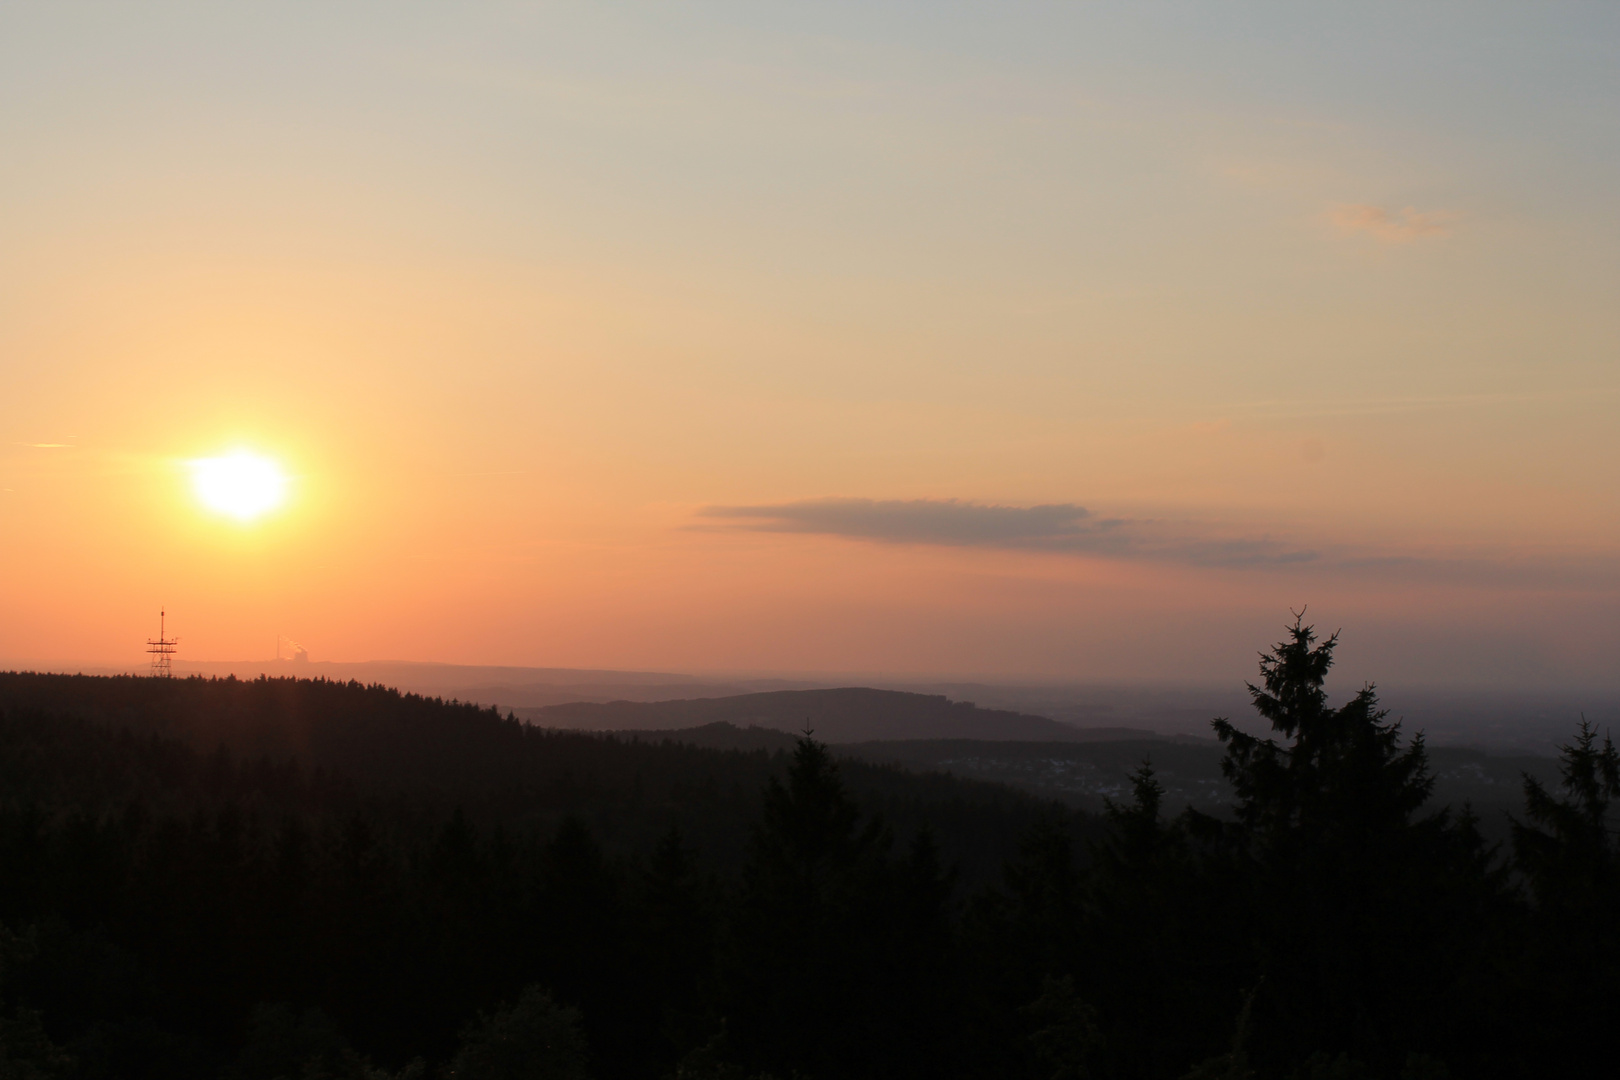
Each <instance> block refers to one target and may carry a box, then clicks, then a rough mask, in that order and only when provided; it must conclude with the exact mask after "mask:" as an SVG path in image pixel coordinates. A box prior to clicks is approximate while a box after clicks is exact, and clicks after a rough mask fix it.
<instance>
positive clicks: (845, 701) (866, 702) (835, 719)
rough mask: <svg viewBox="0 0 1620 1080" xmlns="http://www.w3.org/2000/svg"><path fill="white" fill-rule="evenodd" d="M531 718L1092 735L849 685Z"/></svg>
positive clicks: (878, 733) (582, 708) (927, 697)
mask: <svg viewBox="0 0 1620 1080" xmlns="http://www.w3.org/2000/svg"><path fill="white" fill-rule="evenodd" d="M522 715H523V717H524V718H525V719H527V720H530V721H532V722H534V723H536V724H540V725H542V726H545V727H561V728H579V729H582V730H586V731H627V730H637V729H641V730H646V729H680V728H690V727H699V726H701V725H706V724H714V723H728V724H733V725H735V726H737V727H763V728H773V729H775V730H777V731H786V732H798V731H801V730H803V729H804V728H805V727H810V728H812V729H814V730H815V733H816V738H818V739H820V740H822V741H824V742H829V743H848V742H865V741H867V740H870V739H1036V740H1045V741H1053V740H1068V739H1077V740H1078V739H1088V738H1092V737H1093V736H1092V735H1090V734H1088V733H1087V732H1086V731H1085V730H1084V729H1082V728H1077V727H1075V726H1073V725H1072V724H1064V723H1059V722H1058V721H1056V720H1049V719H1047V718H1046V717H1044V716H1029V715H1027V714H1025V713H1017V712H1010V711H1008V710H1006V709H981V708H979V707H978V706H976V705H974V704H973V703H972V702H971V701H951V700H949V699H948V698H946V697H944V696H943V695H940V694H912V693H906V692H904V691H900V690H873V689H870V688H867V687H845V688H842V689H837V690H774V691H770V692H767V693H760V694H736V695H732V696H730V697H718V698H682V699H676V700H671V701H609V702H574V703H571V704H567V705H547V706H545V707H543V708H538V709H525V710H523V712H522Z"/></svg>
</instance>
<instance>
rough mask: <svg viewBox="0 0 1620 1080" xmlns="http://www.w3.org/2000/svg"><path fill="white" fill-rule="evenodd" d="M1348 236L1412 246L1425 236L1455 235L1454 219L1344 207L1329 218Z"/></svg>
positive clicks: (1412, 211) (1437, 214) (1442, 215)
mask: <svg viewBox="0 0 1620 1080" xmlns="http://www.w3.org/2000/svg"><path fill="white" fill-rule="evenodd" d="M1328 217H1329V218H1330V219H1331V220H1332V222H1333V224H1334V225H1336V226H1338V228H1339V231H1341V232H1344V233H1366V234H1367V235H1369V236H1372V237H1375V238H1376V239H1378V240H1381V241H1383V242H1384V243H1386V244H1409V243H1411V242H1412V241H1414V240H1416V239H1418V238H1420V237H1424V236H1444V235H1445V234H1446V233H1448V232H1450V231H1451V221H1452V215H1451V214H1448V213H1444V212H1433V213H1426V214H1420V213H1418V211H1417V209H1416V208H1414V207H1411V206H1408V207H1407V208H1406V209H1404V210H1401V211H1399V212H1395V213H1392V212H1390V211H1389V210H1386V209H1384V208H1383V207H1382V206H1369V205H1367V204H1365V203H1340V204H1339V205H1338V206H1335V207H1334V208H1333V209H1332V210H1331V211H1330V212H1329V214H1328Z"/></svg>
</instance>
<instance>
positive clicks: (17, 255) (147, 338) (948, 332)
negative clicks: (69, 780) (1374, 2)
mask: <svg viewBox="0 0 1620 1080" xmlns="http://www.w3.org/2000/svg"><path fill="white" fill-rule="evenodd" d="M1138 7H1139V6H1138V5H1128V6H1121V7H1114V6H1110V5H1096V6H1086V7H1085V8H1084V9H1083V10H1082V9H1078V8H1077V9H1076V10H1073V11H1070V10H1067V9H1066V8H1065V9H1062V10H1059V9H1055V8H1052V7H1050V6H1049V5H1040V6H1032V7H1029V8H1024V7H1021V6H1018V5H1010V6H1008V7H1006V8H1005V9H1003V10H1002V11H1001V13H1000V14H999V15H998V17H997V18H996V19H995V20H994V21H990V20H989V18H988V15H987V13H986V11H985V9H972V8H955V7H949V6H947V7H943V8H939V9H937V10H935V11H933V12H931V13H930V12H927V11H925V10H924V9H922V8H918V7H912V6H906V5H899V6H894V5H885V4H878V5H862V6H860V7H851V8H848V9H845V8H839V7H837V6H832V7H827V8H825V9H818V11H817V12H815V13H814V14H812V13H809V12H799V13H791V12H787V11H775V12H765V11H760V10H757V9H755V8H753V7H727V6H705V5H693V6H689V7H687V6H683V7H682V8H680V9H670V8H668V7H666V6H649V7H645V8H642V7H629V8H623V9H618V10H616V11H615V12H613V13H605V12H601V11H597V10H594V9H591V8H577V7H571V6H567V5H562V6H555V7H553V6H546V5H541V6H538V7H535V6H528V5H521V6H507V5H472V6H468V7H466V8H460V9H458V10H456V11H454V12H450V11H441V10H439V9H437V8H436V7H434V6H422V7H415V6H401V7H398V8H397V9H396V8H395V7H393V6H390V7H389V8H387V9H386V10H385V9H383V8H368V7H365V6H353V7H346V8H345V10H344V11H342V12H333V11H327V10H323V9H321V8H319V7H313V6H312V7H307V8H297V9H294V10H293V13H292V14H286V13H284V12H283V11H282V10H281V9H279V8H278V9H276V10H274V11H273V10H271V9H270V8H268V7H267V8H262V9H261V8H256V7H252V6H247V5H243V6H232V7H231V9H230V10H228V11H227V10H216V9H214V8H212V7H193V6H185V5H177V6H173V7H170V6H166V5H152V6H150V7H148V6H145V5H143V6H142V8H141V9H140V10H134V9H130V10H124V9H95V11H94V12H93V13H91V12H89V11H88V10H86V11H78V10H77V9H75V11H73V12H68V11H64V10H62V9H60V8H59V7H58V6H56V5H46V4H38V5H31V4H21V5H8V6H7V8H6V10H5V12H4V13H3V14H0V143H3V145H5V146H6V148H7V150H6V154H5V157H6V164H5V166H4V167H3V168H0V442H3V445H0V489H3V490H0V530H3V531H0V605H3V608H0V614H3V615H4V618H3V619H0V662H4V663H15V664H24V663H30V662H33V663H45V662H49V663H62V662H83V663H114V664H122V663H130V664H134V663H137V662H139V660H141V659H142V658H143V657H142V654H141V642H142V640H143V639H144V638H145V637H147V636H148V635H150V634H151V633H153V632H154V631H155V629H156V625H155V622H156V612H157V609H158V607H159V606H160V605H166V606H167V608H168V610H169V611H170V612H171V626H172V627H173V628H174V629H175V630H176V632H178V633H179V634H181V636H182V638H183V642H184V644H183V648H182V655H184V656H190V657H193V658H197V659H204V658H207V659H235V658H261V657H265V656H268V655H269V654H270V652H271V651H272V648H273V645H274V642H275V640H276V635H277V634H278V633H280V634H285V635H287V636H289V637H291V638H294V639H296V640H298V641H300V642H302V643H303V644H304V645H305V646H306V647H307V648H308V649H309V650H310V652H311V654H312V655H313V656H314V657H316V658H318V659H348V660H362V659H372V658H402V659H423V660H443V661H453V662H468V663H502V664H534V665H547V666H591V667H629V668H657V669H678V670H686V671H729V672H742V671H786V672H826V671H842V672H890V673H896V674H901V673H904V674H927V675H945V674H951V675H963V674H971V675H976V676H986V675H998V674H999V675H1009V676H1011V675H1018V676H1034V675H1040V676H1052V677H1063V678H1159V677H1166V678H1175V679H1181V680H1191V679H1206V678H1237V677H1241V676H1243V675H1246V674H1247V673H1248V671H1249V669H1250V665H1251V662H1252V656H1253V653H1254V652H1255V650H1257V649H1258V648H1260V647H1262V646H1263V645H1265V644H1266V643H1267V642H1268V641H1269V640H1271V639H1272V638H1273V637H1274V636H1275V633H1276V629H1277V627H1278V625H1279V624H1280V623H1281V622H1282V621H1283V620H1284V619H1286V617H1287V610H1288V608H1289V606H1290V605H1293V606H1298V605H1299V604H1302V603H1309V604H1310V605H1311V606H1312V607H1311V610H1312V612H1313V613H1314V614H1315V615H1317V616H1318V617H1319V618H1320V619H1321V620H1322V621H1323V622H1324V623H1326V624H1329V625H1332V626H1343V627H1344V628H1345V629H1346V636H1347V642H1348V643H1349V644H1347V650H1346V653H1345V657H1346V663H1347V665H1348V666H1349V667H1350V668H1351V673H1352V674H1353V675H1356V676H1366V677H1377V678H1380V679H1392V678H1394V679H1405V680H1409V681H1419V680H1422V681H1442V682H1443V681H1474V682H1480V681H1485V682H1491V683H1513V684H1523V685H1540V684H1545V683H1553V682H1572V683H1577V684H1583V685H1600V684H1601V685H1613V684H1615V683H1616V682H1620V675H1617V665H1616V662H1615V657H1616V656H1617V655H1620V593H1617V589H1620V552H1617V551H1616V546H1617V545H1616V537H1617V535H1620V530H1617V526H1620V495H1617V492H1620V484H1617V483H1616V482H1615V478H1616V474H1617V466H1620V434H1617V431H1620V425H1616V424H1615V423H1614V420H1613V417H1614V413H1615V410H1616V406H1617V404H1620V375H1617V373H1616V370H1615V356H1616V345H1617V344H1620V305H1616V304H1615V303H1614V300H1613V298H1614V286H1615V284H1616V282H1617V275H1616V270H1617V267H1616V254H1615V253H1616V251H1620V245H1617V244H1616V243H1615V241H1616V239H1620V237H1617V232H1620V229H1617V225H1620V215H1617V211H1616V207H1615V204H1614V201H1613V198H1612V192H1613V190H1614V185H1615V181H1616V179H1617V178H1620V176H1617V174H1620V169H1617V165H1620V153H1617V151H1620V142H1617V139H1616V129H1615V127H1614V125H1613V123H1612V117H1613V116H1614V115H1615V114H1616V109H1617V107H1620V77H1617V75H1616V73H1615V71H1614V70H1613V65H1612V64H1611V63H1609V61H1608V58H1609V57H1611V56H1612V48H1611V47H1612V46H1614V45H1616V44H1620V23H1617V21H1616V17H1615V16H1614V15H1613V14H1612V13H1610V12H1608V11H1607V10H1605V9H1602V8H1593V9H1586V8H1581V9H1575V8H1571V9H1568V10H1561V11H1560V12H1559V13H1558V14H1557V15H1556V16H1545V17H1537V18H1531V17H1530V15H1529V14H1528V13H1525V12H1515V11H1513V10H1511V9H1506V8H1504V9H1502V10H1500V11H1498V10H1496V9H1494V8H1487V9H1482V11H1484V12H1485V13H1484V14H1479V15H1478V17H1477V18H1476V19H1475V20H1473V22H1474V25H1472V26H1471V27H1470V28H1469V31H1468V32H1467V33H1461V34H1460V33H1458V32H1457V28H1456V27H1455V26H1453V25H1451V24H1450V22H1449V21H1448V20H1447V19H1446V18H1444V17H1443V16H1442V15H1441V14H1440V13H1439V9H1435V11H1434V12H1433V13H1429V14H1423V13H1421V12H1420V13H1419V14H1418V15H1416V16H1413V17H1407V16H1406V15H1403V17H1402V27H1403V34H1402V35H1401V36H1398V37H1392V36H1391V35H1389V34H1387V33H1385V32H1384V28H1385V27H1387V22H1386V21H1382V20H1385V17H1386V16H1387V15H1388V14H1389V13H1387V12H1386V13H1382V14H1381V13H1379V12H1378V11H1375V10H1374V9H1372V8H1368V9H1366V10H1365V11H1363V12H1362V13H1360V14H1356V15H1350V14H1340V15H1334V16H1328V15H1325V14H1322V13H1314V14H1313V13H1305V12H1299V11H1296V10H1294V8H1293V7H1292V6H1273V5H1253V6H1240V8H1239V9H1237V10H1238V11H1239V13H1240V14H1239V15H1237V16H1234V18H1233V19H1231V20H1228V21H1224V22H1222V23H1219V24H1213V23H1205V22H1204V21H1202V16H1200V15H1198V14H1197V9H1196V8H1193V7H1186V8H1175V9H1166V10H1172V11H1173V13H1174V17H1173V18H1168V19H1165V18H1160V17H1159V16H1157V15H1151V14H1143V13H1142V12H1146V11H1147V9H1145V8H1144V9H1141V11H1136V10H1134V9H1137V8H1138ZM1401 10H1402V11H1403V12H1404V11H1405V10H1406V9H1404V8H1403V9H1401ZM1153 11H1158V9H1156V8H1155V9H1153ZM925 14H931V16H932V17H927V18H925V17H924V16H925ZM1162 14H1163V12H1160V15H1162ZM237 447H245V448H249V449H252V450H254V451H256V452H258V453H261V454H264V455H266V456H268V457H271V458H273V459H275V460H277V461H278V462H280V463H281V465H282V467H283V468H284V469H285V470H286V471H287V473H288V474H289V475H290V476H291V478H292V479H291V486H290V498H289V501H288V502H287V503H286V505H285V506H284V507H282V508H281V509H280V510H278V511H277V512H275V513H272V514H269V515H267V516H265V517H264V518H262V519H259V520H257V521H255V522H253V523H250V524H243V523H240V522H236V521H232V520H229V519H225V518H221V517H219V516H218V515H215V514H211V513H209V512H208V511H207V509H206V508H205V507H203V506H201V505H200V504H199V503H198V501H197V499H196V498H195V496H194V494H193V492H192V490H191V487H190V483H189V474H188V472H187V468H186V466H185V462H187V461H189V460H191V459H195V458H199V457H209V456H213V455H217V454H220V453H224V452H227V451H229V450H231V449H232V448H237ZM1040 507H1046V508H1048V509H1046V510H1039V509H1032V508H1040ZM1080 508H1084V511H1085V512H1084V513H1082V512H1081V511H1080ZM1351 646H1353V648H1352V647H1351Z"/></svg>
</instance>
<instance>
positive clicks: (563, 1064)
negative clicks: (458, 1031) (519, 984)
mask: <svg viewBox="0 0 1620 1080" xmlns="http://www.w3.org/2000/svg"><path fill="white" fill-rule="evenodd" d="M587 1054H588V1051H587V1047H586V1043H585V1035H584V1032H583V1031H582V1030H581V1027H580V1015H579V1010H578V1009H570V1008H567V1007H565V1006H562V1005H558V1004H557V1003H556V1002H554V1001H552V999H551V995H550V994H548V993H546V992H545V991H544V990H542V989H540V988H539V987H538V986H531V987H529V988H528V989H526V990H524V991H523V993H522V994H521V995H519V997H518V999H517V1001H516V1002H514V1003H513V1004H512V1005H510V1006H508V1007H506V1008H504V1009H500V1010H497V1011H496V1012H495V1013H493V1014H492V1015H489V1016H482V1017H480V1018H479V1019H478V1020H477V1021H476V1022H474V1023H471V1024H469V1025H467V1027H466V1029H465V1031H464V1032H463V1033H462V1045H461V1050H460V1051H459V1052H458V1053H457V1054H456V1057H455V1060H454V1061H452V1062H451V1063H450V1068H449V1069H448V1070H447V1072H448V1076H449V1077H450V1078H451V1080H585V1077H586V1062H587Z"/></svg>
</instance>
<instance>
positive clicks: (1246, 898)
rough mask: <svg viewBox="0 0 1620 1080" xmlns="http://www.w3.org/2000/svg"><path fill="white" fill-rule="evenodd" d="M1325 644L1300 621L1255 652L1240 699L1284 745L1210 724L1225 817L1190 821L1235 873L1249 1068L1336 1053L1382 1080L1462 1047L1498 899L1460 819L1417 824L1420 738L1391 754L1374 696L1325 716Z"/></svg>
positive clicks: (1443, 816)
mask: <svg viewBox="0 0 1620 1080" xmlns="http://www.w3.org/2000/svg"><path fill="white" fill-rule="evenodd" d="M1337 642H1338V636H1337V635H1336V634H1335V635H1333V636H1331V637H1329V638H1328V639H1327V640H1325V641H1322V642H1321V643H1320V644H1318V643H1317V638H1316V634H1315V632H1314V630H1313V629H1312V628H1311V627H1309V626H1306V625H1305V624H1304V621H1303V618H1296V619H1295V621H1294V624H1293V625H1292V626H1291V627H1289V630H1288V635H1287V637H1286V639H1285V640H1284V641H1282V642H1280V643H1278V644H1277V645H1276V646H1275V647H1274V648H1273V650H1272V651H1271V652H1270V653H1268V654H1266V655H1264V656H1262V658H1261V661H1260V671H1261V676H1262V678H1261V685H1259V686H1255V685H1253V684H1251V685H1250V686H1249V692H1250V696H1251V698H1252V699H1253V701H1254V706H1255V710H1256V711H1257V712H1258V713H1259V714H1260V715H1261V716H1262V717H1264V718H1265V719H1266V720H1268V721H1269V722H1270V724H1271V727H1272V729H1273V731H1274V732H1276V733H1277V735H1280V736H1281V737H1282V741H1278V740H1276V739H1273V738H1267V739H1261V738H1257V737H1255V736H1252V735H1249V734H1246V733H1245V732H1243V731H1241V730H1239V729H1238V728H1237V727H1236V726H1235V725H1233V724H1232V723H1231V722H1230V721H1228V720H1225V719H1220V720H1216V721H1214V728H1215V733H1216V735H1217V737H1218V738H1219V739H1220V740H1221V742H1223V743H1224V744H1225V745H1226V758H1225V760H1224V761H1223V763H1222V769H1223V771H1224V773H1225V775H1226V776H1227V778H1228V779H1229V780H1230V781H1231V783H1232V787H1233V790H1234V793H1235V795H1236V798H1237V801H1236V806H1235V808H1234V809H1235V817H1236V821H1235V823H1233V824H1231V825H1228V826H1221V825H1220V824H1219V823H1217V822H1214V821H1213V820H1212V819H1209V818H1206V817H1203V816H1202V815H1196V814H1190V815H1189V821H1190V822H1191V823H1192V825H1193V827H1194V828H1195V830H1196V831H1197V832H1198V833H1199V834H1200V835H1202V836H1203V837H1205V838H1206V839H1213V840H1214V841H1216V842H1217V844H1218V846H1220V847H1223V848H1224V850H1225V852H1226V854H1227V857H1228V858H1229V859H1231V860H1234V861H1235V867H1236V873H1235V874H1234V875H1233V881H1234V882H1235V883H1236V884H1237V887H1238V888H1239V889H1240V890H1241V892H1242V895H1241V896H1240V897H1239V902H1240V904H1241V906H1243V907H1246V908H1247V909H1248V910H1249V911H1250V912H1251V915H1250V917H1249V921H1248V923H1247V925H1246V926H1245V927H1244V929H1243V933H1244V934H1246V935H1247V936H1248V939H1249V942H1250V948H1251V949H1252V954H1251V955H1252V957H1253V963H1254V969H1253V971H1252V972H1251V976H1250V977H1251V979H1252V980H1253V981H1258V980H1259V979H1261V978H1263V979H1264V984H1263V988H1262V990H1261V992H1260V994H1259V996H1258V997H1257V998H1256V1000H1255V1002H1254V1021H1255V1042H1254V1049H1253V1051H1252V1052H1253V1053H1254V1054H1255V1055H1256V1060H1257V1063H1258V1062H1260V1061H1261V1060H1262V1059H1264V1060H1269V1061H1270V1062H1271V1063H1272V1067H1276V1066H1278V1065H1282V1064H1285V1063H1287V1062H1301V1061H1303V1060H1305V1059H1306V1058H1307V1057H1309V1056H1310V1055H1311V1054H1313V1053H1319V1052H1325V1053H1328V1054H1330V1055H1333V1056H1335V1057H1336V1056H1337V1055H1338V1054H1341V1053H1347V1054H1349V1055H1350V1057H1352V1058H1356V1059H1359V1060H1362V1061H1366V1062H1369V1063H1370V1065H1371V1067H1373V1068H1374V1069H1376V1070H1380V1071H1388V1072H1394V1071H1395V1070H1397V1069H1399V1068H1400V1064H1401V1062H1402V1061H1403V1060H1404V1059H1405V1058H1406V1056H1407V1054H1408V1053H1409V1052H1411V1051H1413V1050H1420V1051H1427V1050H1429V1049H1431V1048H1432V1047H1434V1046H1436V1045H1446V1044H1448V1043H1449V1044H1451V1045H1453V1046H1456V1045H1458V1044H1459V1041H1460V1040H1461V1038H1462V1028H1463V1026H1464V1025H1465V1023H1466V1015H1465V1014H1466V1008H1460V1006H1462V1005H1463V1003H1464V1002H1465V1001H1467V1000H1468V997H1469V994H1470V990H1469V986H1468V978H1467V975H1468V972H1469V971H1470V970H1472V968H1473V965H1474V962H1475V957H1474V956H1473V947H1474V945H1475V943H1477V941H1478V940H1480V936H1481V933H1482V921H1483V908H1484V907H1485V906H1486V904H1487V903H1488V902H1489V900H1490V898H1491V895H1492V891H1493V889H1492V882H1491V879H1490V877H1489V874H1488V873H1487V870H1486V861H1487V856H1486V853H1485V851H1484V849H1483V845H1482V844H1481V842H1480V840H1479V837H1478V834H1477V832H1476V831H1475V830H1474V829H1473V828H1472V822H1471V820H1470V819H1468V818H1466V817H1465V818H1464V819H1462V820H1461V821H1455V820H1453V819H1452V818H1451V817H1450V815H1449V814H1447V813H1446V812H1444V811H1442V812H1439V813H1436V814H1431V815H1429V816H1427V817H1419V816H1418V814H1419V811H1420V810H1422V809H1423V807H1424V804H1425V803H1426V801H1427V800H1428V797H1429V794H1430V790H1431V788H1432V786H1433V778H1432V777H1431V776H1430V774H1429V771H1428V759H1427V755H1426V753H1425V751H1424V746H1423V738H1422V736H1421V735H1419V736H1417V737H1415V738H1413V739H1412V740H1411V741H1410V742H1409V743H1407V744H1406V745H1405V746H1404V747H1403V746H1402V739H1401V732H1400V725H1399V724H1398V723H1391V722H1388V720H1387V716H1388V712H1387V710H1384V709H1382V708H1380V707H1379V705H1378V699H1377V696H1376V693H1375V692H1374V689H1373V688H1372V687H1371V686H1367V687H1364V688H1363V689H1362V690H1360V691H1359V692H1358V693H1357V694H1356V695H1355V696H1354V697H1353V698H1351V699H1350V700H1349V701H1348V702H1346V703H1345V704H1344V705H1342V706H1340V707H1338V708H1333V707H1331V706H1329V705H1328V702H1327V695H1326V693H1325V691H1324V690H1323V684H1324V682H1325V680H1326V677H1327V673H1328V670H1329V669H1330V668H1331V667H1332V664H1333V650H1334V648H1335V646H1336V645H1337Z"/></svg>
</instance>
